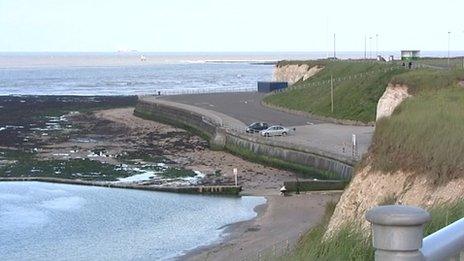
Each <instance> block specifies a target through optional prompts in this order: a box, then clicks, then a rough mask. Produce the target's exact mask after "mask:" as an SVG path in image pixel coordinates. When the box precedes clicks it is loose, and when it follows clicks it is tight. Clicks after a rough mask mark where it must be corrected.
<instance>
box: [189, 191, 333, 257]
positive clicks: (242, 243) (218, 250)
mask: <svg viewBox="0 0 464 261" xmlns="http://www.w3.org/2000/svg"><path fill="white" fill-rule="evenodd" d="M340 195H341V192H311V193H302V194H299V195H291V196H286V197H283V196H280V195H267V196H266V199H267V202H266V204H265V205H262V206H259V207H257V208H256V209H255V211H257V212H258V217H256V218H255V219H253V220H250V221H245V222H241V223H236V224H232V225H231V226H230V227H229V229H228V230H227V232H226V233H228V234H227V236H226V237H225V240H224V241H223V242H221V243H219V244H216V245H212V246H210V247H203V248H199V249H196V250H194V251H192V252H190V253H188V254H187V255H186V256H184V257H182V258H181V259H185V260H259V259H260V257H265V256H268V257H270V256H273V255H274V253H275V254H276V255H277V256H278V255H279V254H280V253H285V251H288V250H290V249H292V248H293V246H294V245H295V243H296V242H297V241H298V239H299V237H300V236H301V235H302V234H303V233H304V232H306V231H308V230H309V229H310V228H311V227H314V226H315V225H317V224H319V222H320V221H321V219H322V217H323V215H324V211H325V206H326V204H327V203H329V202H332V201H333V202H337V201H338V200H339V198H340Z"/></svg>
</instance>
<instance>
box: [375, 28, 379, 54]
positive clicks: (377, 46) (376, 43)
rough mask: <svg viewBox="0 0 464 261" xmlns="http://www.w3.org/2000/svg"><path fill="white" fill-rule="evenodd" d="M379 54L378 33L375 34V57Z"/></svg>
mask: <svg viewBox="0 0 464 261" xmlns="http://www.w3.org/2000/svg"><path fill="white" fill-rule="evenodd" d="M378 56H379V35H378V34H375V57H376V58H377V57H378Z"/></svg>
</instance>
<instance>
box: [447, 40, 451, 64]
mask: <svg viewBox="0 0 464 261" xmlns="http://www.w3.org/2000/svg"><path fill="white" fill-rule="evenodd" d="M450 38H451V32H448V69H449V68H450Z"/></svg>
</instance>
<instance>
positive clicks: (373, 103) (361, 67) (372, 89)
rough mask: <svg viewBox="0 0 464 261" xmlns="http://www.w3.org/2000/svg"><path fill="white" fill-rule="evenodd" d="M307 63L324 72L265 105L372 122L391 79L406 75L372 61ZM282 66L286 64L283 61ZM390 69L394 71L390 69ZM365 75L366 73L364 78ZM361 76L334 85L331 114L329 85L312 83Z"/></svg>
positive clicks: (268, 98) (301, 82) (274, 95)
mask: <svg viewBox="0 0 464 261" xmlns="http://www.w3.org/2000/svg"><path fill="white" fill-rule="evenodd" d="M287 63H290V62H287ZM309 63H310V64H311V65H322V66H324V69H323V70H322V71H321V72H319V73H318V74H316V75H315V76H313V77H311V78H309V79H307V80H306V81H299V82H297V83H295V84H294V85H293V86H292V88H289V89H288V90H287V91H283V92H280V93H276V94H273V95H270V96H267V97H266V98H265V99H264V102H265V103H269V104H271V105H275V106H279V107H284V108H288V109H292V110H297V111H303V112H307V113H311V114H314V115H319V116H324V117H330V118H336V119H344V120H354V121H360V122H365V123H367V122H372V121H374V119H375V113H376V107H377V102H378V100H379V98H380V97H381V96H382V94H383V92H384V91H385V88H386V87H387V85H388V83H389V82H390V80H391V78H392V77H393V76H395V75H398V74H400V73H403V72H405V69H404V68H402V67H398V66H395V64H389V63H380V62H373V61H327V60H325V61H313V62H309ZM282 64H286V63H285V62H282ZM392 66H393V67H392ZM391 68H394V69H392V70H390V69H391ZM385 69H387V70H386V71H385ZM366 72H369V74H368V75H367V76H366V75H365V73H366ZM360 74H364V76H362V77H358V78H352V79H344V80H342V81H335V82H334V112H333V113H332V112H331V94H330V83H329V82H326V83H324V84H320V85H315V83H318V82H321V81H328V80H330V76H333V77H334V78H345V77H348V76H350V75H360ZM314 85H315V86H314Z"/></svg>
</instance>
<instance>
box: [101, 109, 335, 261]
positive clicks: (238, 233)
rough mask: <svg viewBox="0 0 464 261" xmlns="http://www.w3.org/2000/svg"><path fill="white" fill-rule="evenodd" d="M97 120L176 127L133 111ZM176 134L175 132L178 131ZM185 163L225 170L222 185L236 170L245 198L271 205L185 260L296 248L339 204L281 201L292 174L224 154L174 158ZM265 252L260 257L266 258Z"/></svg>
mask: <svg viewBox="0 0 464 261" xmlns="http://www.w3.org/2000/svg"><path fill="white" fill-rule="evenodd" d="M96 116H97V117H100V118H102V119H105V120H110V121H114V122H118V123H121V124H125V125H126V126H128V127H130V128H131V129H132V130H133V131H136V132H140V133H138V134H137V135H143V133H144V132H146V131H149V130H153V129H156V130H157V131H163V130H164V131H166V130H168V129H173V127H171V126H168V125H165V124H161V123H157V122H153V121H150V120H144V119H141V118H138V117H135V116H133V115H132V109H128V108H126V109H112V110H104V111H99V112H97V113H96ZM174 129H175V128H174ZM179 159H184V160H185V163H186V164H187V165H186V167H191V168H194V169H199V170H201V171H204V172H205V173H211V172H213V171H215V170H221V172H222V174H221V176H222V177H221V178H220V179H221V180H220V181H219V182H226V181H227V180H230V181H232V178H233V173H232V169H233V168H234V167H237V168H238V170H239V173H240V178H239V185H242V186H243V188H244V191H243V194H244V195H256V196H265V197H266V199H267V203H266V204H265V205H263V206H259V207H257V209H255V210H256V211H257V213H258V216H257V217H256V218H255V219H253V220H250V221H246V222H241V223H236V224H231V225H230V226H229V227H228V228H227V229H226V231H225V234H226V236H225V238H224V240H223V241H222V242H221V243H219V244H216V245H212V246H206V247H201V248H198V249H195V250H193V251H191V252H189V253H187V255H185V256H183V257H181V258H180V259H182V260H244V259H251V258H253V259H256V258H257V255H258V254H259V252H260V251H263V250H264V252H266V253H272V252H273V251H274V249H273V247H274V245H275V246H276V250H275V251H276V252H279V251H283V250H284V248H287V244H288V247H292V246H293V245H294V244H295V242H296V241H297V240H298V238H299V237H300V236H301V234H302V233H304V232H305V231H307V230H308V229H310V228H311V227H313V226H315V225H317V224H318V223H319V221H320V220H321V218H322V216H323V215H324V211H325V206H326V204H327V203H328V202H331V201H338V200H339V197H340V195H341V192H311V193H302V194H299V195H290V196H286V197H283V196H280V195H279V188H280V187H281V186H282V184H283V181H286V180H292V179H295V174H294V173H291V172H289V171H283V170H278V169H275V168H269V167H266V166H263V165H260V164H256V163H252V162H248V161H246V160H243V159H241V158H239V157H236V156H234V155H231V154H229V153H226V152H222V151H211V150H209V149H207V148H206V149H202V150H199V151H198V150H193V151H179V152H178V153H177V154H176V155H175V159H174V158H173V160H177V161H179ZM266 253H261V254H266Z"/></svg>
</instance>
